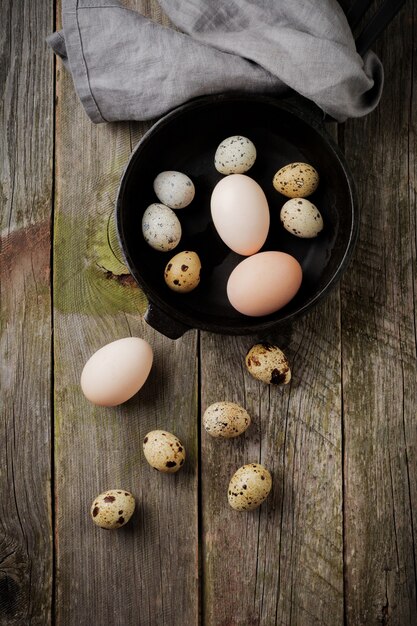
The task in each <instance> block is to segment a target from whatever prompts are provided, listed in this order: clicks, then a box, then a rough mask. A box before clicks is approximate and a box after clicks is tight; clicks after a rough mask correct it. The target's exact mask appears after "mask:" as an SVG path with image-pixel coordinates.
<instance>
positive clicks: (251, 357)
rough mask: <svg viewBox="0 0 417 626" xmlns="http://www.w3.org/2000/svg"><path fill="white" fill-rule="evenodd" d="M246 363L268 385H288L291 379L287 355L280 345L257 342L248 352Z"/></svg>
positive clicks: (252, 373) (250, 370)
mask: <svg viewBox="0 0 417 626" xmlns="http://www.w3.org/2000/svg"><path fill="white" fill-rule="evenodd" d="M245 363H246V367H247V369H248V372H249V373H250V374H251V375H252V376H253V377H254V378H256V379H257V380H261V381H262V382H264V383H267V384H268V385H282V384H283V385H286V384H287V383H289V382H290V380H291V369H290V365H289V363H288V361H287V357H286V356H285V354H284V353H283V351H282V350H280V348H278V346H273V345H271V344H269V343H257V344H255V345H254V346H252V348H251V349H250V350H249V352H248V353H247V355H246V358H245Z"/></svg>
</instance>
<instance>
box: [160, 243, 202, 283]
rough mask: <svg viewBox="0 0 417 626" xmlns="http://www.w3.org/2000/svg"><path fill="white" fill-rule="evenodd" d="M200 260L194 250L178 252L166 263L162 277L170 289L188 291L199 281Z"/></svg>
mask: <svg viewBox="0 0 417 626" xmlns="http://www.w3.org/2000/svg"><path fill="white" fill-rule="evenodd" d="M200 272H201V262H200V259H199V257H198V254H196V253H195V252H189V251H188V250H186V251H185V252H179V253H178V254H176V255H175V256H174V257H172V259H171V260H170V261H169V263H167V266H166V268H165V273H164V278H165V282H166V284H167V285H168V287H169V288H170V289H172V290H173V291H178V292H180V293H188V292H189V291H192V290H193V289H195V288H196V287H197V286H198V284H199V282H200Z"/></svg>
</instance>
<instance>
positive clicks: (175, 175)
mask: <svg viewBox="0 0 417 626" xmlns="http://www.w3.org/2000/svg"><path fill="white" fill-rule="evenodd" d="M153 189H154V191H155V193H156V195H157V197H158V200H160V201H161V202H162V204H165V205H166V206H167V207H170V208H171V209H183V208H184V207H186V206H188V205H189V204H190V203H191V202H192V201H193V199H194V195H195V188H194V184H193V181H192V180H191V179H190V178H188V176H187V175H186V174H183V173H182V172H175V171H166V172H161V173H160V174H158V176H157V177H156V178H155V180H154V181H153Z"/></svg>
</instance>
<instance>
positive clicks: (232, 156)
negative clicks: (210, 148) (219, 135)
mask: <svg viewBox="0 0 417 626" xmlns="http://www.w3.org/2000/svg"><path fill="white" fill-rule="evenodd" d="M255 160H256V148H255V146H254V144H253V143H252V141H251V140H250V139H248V138H247V137H242V136H241V135H234V136H233V137H227V139H224V140H223V141H222V142H221V144H220V145H219V147H218V148H217V150H216V154H215V156H214V166H215V168H216V170H217V171H218V172H220V174H243V173H244V172H247V171H248V170H249V169H250V168H251V167H252V165H253V164H254V163H255Z"/></svg>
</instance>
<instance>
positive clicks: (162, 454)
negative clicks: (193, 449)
mask: <svg viewBox="0 0 417 626" xmlns="http://www.w3.org/2000/svg"><path fill="white" fill-rule="evenodd" d="M143 453H144V455H145V458H146V460H147V461H148V463H149V465H151V466H152V467H154V468H155V469H157V470H158V471H159V472H164V473H167V474H173V473H175V472H178V470H179V469H181V467H182V466H183V465H184V461H185V448H184V446H183V444H182V443H181V441H180V440H179V439H178V437H176V436H175V435H173V434H172V433H169V432H168V431H166V430H151V432H149V433H148V434H147V435H146V437H145V439H144V440H143Z"/></svg>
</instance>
